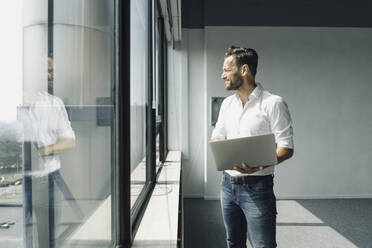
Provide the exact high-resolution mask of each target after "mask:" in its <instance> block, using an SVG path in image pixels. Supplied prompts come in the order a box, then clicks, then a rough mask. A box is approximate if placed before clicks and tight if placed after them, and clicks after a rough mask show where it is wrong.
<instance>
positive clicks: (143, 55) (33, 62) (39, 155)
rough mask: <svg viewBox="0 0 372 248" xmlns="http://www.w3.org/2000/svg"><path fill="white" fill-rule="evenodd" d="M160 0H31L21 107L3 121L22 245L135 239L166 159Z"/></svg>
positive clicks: (1, 148)
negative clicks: (10, 117)
mask: <svg viewBox="0 0 372 248" xmlns="http://www.w3.org/2000/svg"><path fill="white" fill-rule="evenodd" d="M158 5H159V3H158V1H155V0H131V1H118V0H107V1H95V0H91V1H79V0H27V1H23V30H22V25H21V24H20V25H19V28H20V33H22V36H19V41H18V43H19V45H20V44H22V40H23V71H22V67H20V71H22V73H19V74H21V75H20V76H19V78H18V79H19V87H16V88H14V89H13V91H11V93H10V94H12V97H13V98H14V99H16V100H17V101H18V102H17V104H18V107H16V104H13V105H11V107H9V108H12V109H13V112H14V118H13V119H14V120H13V122H11V123H8V122H7V123H4V122H2V116H1V118H0V127H1V128H0V173H1V177H0V186H1V187H0V207H1V206H4V205H7V207H8V205H12V204H13V205H14V206H15V207H17V209H18V210H17V211H18V212H17V213H18V215H19V216H18V217H17V218H18V220H19V222H17V223H15V225H20V226H21V227H23V229H24V230H23V232H24V237H25V238H24V239H23V237H22V232H20V233H19V235H18V239H17V240H16V242H17V243H16V246H17V247H18V246H22V243H23V246H24V247H70V246H71V247H75V246H76V247H78V246H79V247H80V246H84V247H85V246H95V247H115V246H117V245H122V244H129V243H130V240H131V239H133V238H134V236H135V232H136V229H137V228H138V226H139V223H140V220H141V215H142V214H143V213H144V210H145V209H146V205H147V202H148V200H149V198H150V196H151V194H152V189H153V188H154V186H155V183H156V176H157V173H158V172H159V171H160V170H161V168H162V162H164V160H165V159H164V158H165V156H166V149H165V148H166V142H165V141H166V121H165V120H166V97H165V96H166V77H165V75H166V72H165V68H166V63H167V62H166V49H165V47H166V46H167V44H166V41H165V39H164V31H163V19H162V17H161V14H160V12H158ZM20 23H21V22H20ZM19 50H20V53H21V52H22V49H21V46H19ZM19 60H20V61H22V58H20V59H19ZM17 75H18V74H17ZM22 78H23V80H22ZM20 86H22V87H20ZM0 100H1V99H0ZM16 116H17V117H16ZM3 186H4V187H3ZM5 186H6V187H5ZM23 189H24V190H23ZM4 192H6V193H4ZM13 205H12V206H13ZM1 210H2V209H1ZM22 210H23V211H22ZM23 212H24V214H25V215H23ZM17 230H22V228H17ZM0 243H2V240H1V237H0ZM2 244H3V243H2ZM12 245H13V244H11V245H10V246H12Z"/></svg>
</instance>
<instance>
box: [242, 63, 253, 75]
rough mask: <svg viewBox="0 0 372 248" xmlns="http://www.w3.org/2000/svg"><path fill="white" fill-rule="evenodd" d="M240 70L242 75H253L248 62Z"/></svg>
mask: <svg viewBox="0 0 372 248" xmlns="http://www.w3.org/2000/svg"><path fill="white" fill-rule="evenodd" d="M240 72H241V74H242V76H246V75H251V70H250V69H249V66H248V65H247V64H244V65H242V67H241V69H240Z"/></svg>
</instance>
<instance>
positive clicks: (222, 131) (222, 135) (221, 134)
mask: <svg viewBox="0 0 372 248" xmlns="http://www.w3.org/2000/svg"><path fill="white" fill-rule="evenodd" d="M224 106H225V105H224V102H222V104H221V108H220V112H219V114H218V119H217V123H216V127H215V128H214V129H213V132H212V137H211V138H212V139H214V138H219V139H226V136H227V132H226V128H225V116H224V115H225V111H224Z"/></svg>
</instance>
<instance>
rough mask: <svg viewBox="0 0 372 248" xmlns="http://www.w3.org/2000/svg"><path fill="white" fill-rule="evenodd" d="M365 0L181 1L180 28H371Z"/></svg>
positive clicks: (368, 7)
mask: <svg viewBox="0 0 372 248" xmlns="http://www.w3.org/2000/svg"><path fill="white" fill-rule="evenodd" d="M371 12H372V4H371V1H368V0H356V1H350V0H348V1H346V0H340V1H336V0H326V1H320V0H311V1H310V0H297V1H295V0H284V1H280V2H279V1H275V0H230V1H226V0H200V1H196V0H192V1H187V0H184V1H182V24H183V25H182V26H183V27H184V28H201V27H203V26H313V27H372V17H371V16H372V15H371V14H370V13H371Z"/></svg>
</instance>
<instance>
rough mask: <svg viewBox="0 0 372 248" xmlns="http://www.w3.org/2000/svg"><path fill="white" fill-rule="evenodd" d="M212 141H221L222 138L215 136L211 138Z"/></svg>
mask: <svg viewBox="0 0 372 248" xmlns="http://www.w3.org/2000/svg"><path fill="white" fill-rule="evenodd" d="M211 141H212V142H214V141H221V139H220V138H213V139H211Z"/></svg>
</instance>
